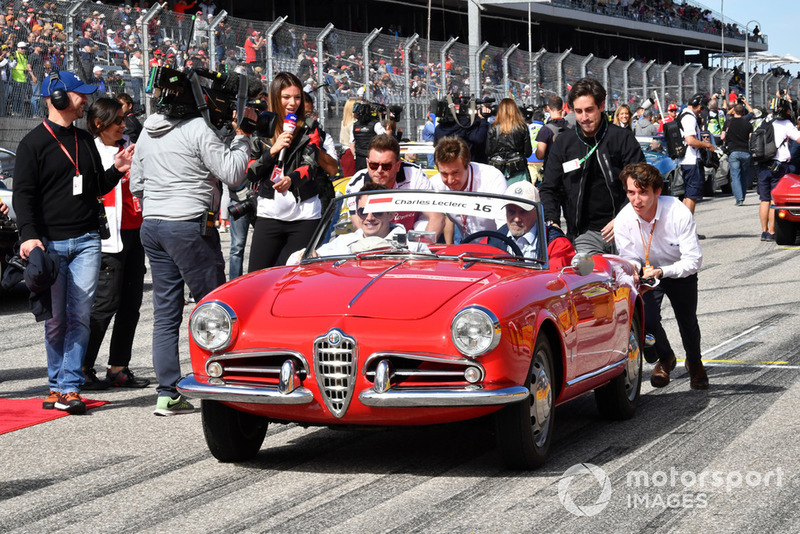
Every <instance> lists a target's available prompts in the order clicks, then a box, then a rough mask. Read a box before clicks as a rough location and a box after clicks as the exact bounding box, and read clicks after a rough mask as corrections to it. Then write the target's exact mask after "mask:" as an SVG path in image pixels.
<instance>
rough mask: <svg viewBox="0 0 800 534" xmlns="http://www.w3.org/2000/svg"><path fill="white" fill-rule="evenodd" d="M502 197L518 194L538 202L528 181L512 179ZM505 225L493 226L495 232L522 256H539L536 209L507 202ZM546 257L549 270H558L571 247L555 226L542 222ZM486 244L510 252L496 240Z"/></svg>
mask: <svg viewBox="0 0 800 534" xmlns="http://www.w3.org/2000/svg"><path fill="white" fill-rule="evenodd" d="M505 195H506V196H509V197H519V198H524V199H525V200H530V201H532V202H536V203H537V204H538V203H539V190H538V189H536V187H535V186H534V185H533V184H532V183H530V182H528V181H521V182H515V183H513V184H511V185H510V186H508V189H506V192H505ZM504 208H505V210H506V224H504V225H503V226H501V227H500V228H498V229H497V232H498V233H499V234H503V235H505V236H507V237H510V238H511V239H512V240H514V242H515V243H516V244H517V246H518V247H519V249H520V250H521V251H522V255H523V256H525V257H526V258H540V259H541V255H540V254H539V227H538V222H539V217H538V211H537V209H536V208H535V207H534V206H532V205H530V204H526V203H523V202H509V203H508V204H506V205H505V207H504ZM545 237H546V239H547V257H548V261H549V264H550V268H551V269H561V268H563V267H566V266H567V265H569V264H570V262H572V257H573V256H574V255H575V248H574V247H573V246H572V243H571V242H570V240H569V239H567V236H565V235H564V232H562V231H561V230H560V229H559V228H558V227H557V226H553V225H546V226H545ZM488 244H489V245H492V246H494V247H497V248H499V249H502V250H508V251H509V252H511V248H510V247H508V245H507V244H505V243H503V242H502V241H501V240H500V239H496V238H489V243H488Z"/></svg>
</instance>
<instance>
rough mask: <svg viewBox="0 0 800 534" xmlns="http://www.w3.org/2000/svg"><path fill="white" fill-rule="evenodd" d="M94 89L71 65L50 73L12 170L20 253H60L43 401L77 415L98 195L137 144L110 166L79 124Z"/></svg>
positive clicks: (96, 262) (81, 407) (100, 214)
mask: <svg viewBox="0 0 800 534" xmlns="http://www.w3.org/2000/svg"><path fill="white" fill-rule="evenodd" d="M96 90H97V88H96V87H94V86H92V85H88V84H85V83H84V82H83V81H81V80H80V79H79V78H78V77H77V76H75V74H73V73H72V72H69V71H61V72H59V73H58V76H57V77H56V76H54V75H53V74H51V75H49V76H48V77H47V78H45V79H44V81H43V83H42V96H43V97H44V98H45V102H46V104H47V111H48V116H47V119H46V120H45V121H43V122H42V123H41V124H39V125H38V126H36V127H35V128H34V129H33V130H31V131H30V132H29V133H28V134H27V135H26V136H25V137H24V138H23V139H22V141H20V143H19V146H18V147H17V160H16V161H17V166H16V168H15V173H14V197H13V202H14V211H15V212H16V215H17V225H18V226H19V232H20V241H21V245H20V256H21V257H22V258H23V259H27V258H28V256H29V255H30V253H31V251H32V250H33V249H35V248H37V247H38V248H41V249H43V250H46V251H48V252H55V253H56V254H58V256H59V257H60V268H59V275H58V278H57V279H56V281H55V284H53V286H52V287H51V291H50V293H51V299H52V318H50V319H47V320H46V321H45V349H46V352H47V374H48V383H49V387H50V393H49V395H48V397H47V398H46V399H45V401H44V403H43V405H42V407H43V408H45V409H52V408H56V409H59V410H64V411H66V412H68V413H73V414H81V413H85V412H86V405H85V404H84V403H83V401H82V400H81V397H80V395H79V394H78V391H79V390H80V388H81V385H82V384H83V381H84V374H83V371H82V369H81V365H82V363H83V357H84V354H85V352H86V346H87V343H88V340H89V317H90V314H91V309H92V303H93V301H94V294H95V290H96V288H97V280H98V275H99V271H100V227H101V224H102V221H103V220H104V215H105V212H104V211H102V204H99V203H98V201H97V199H98V197H100V196H102V195H105V194H106V193H108V192H109V191H111V190H112V189H113V188H114V186H115V185H116V184H117V182H118V181H119V180H120V178H122V176H123V175H124V173H125V172H126V171H127V170H128V169H129V168H130V163H131V157H132V154H133V147H132V146H131V147H129V148H127V149H125V150H122V151H120V152H119V153H118V154H117V155H116V157H115V159H114V165H112V166H111V167H109V168H108V169H107V170H104V169H103V167H102V163H101V159H100V155H99V154H98V152H97V148H96V145H95V143H94V140H93V139H92V135H91V134H90V133H89V132H87V131H85V130H81V129H80V128H77V127H76V126H74V125H73V122H74V121H76V120H78V119H80V118H81V117H83V113H84V108H85V106H86V104H87V102H88V95H90V94H92V93H94V92H95V91H96ZM54 100H55V101H54ZM106 227H107V223H106Z"/></svg>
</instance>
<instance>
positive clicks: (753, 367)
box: [0, 194, 800, 534]
mask: <svg viewBox="0 0 800 534" xmlns="http://www.w3.org/2000/svg"><path fill="white" fill-rule="evenodd" d="M757 210H758V208H757V201H756V199H755V198H754V195H753V194H750V196H748V199H747V200H746V203H745V206H744V207H740V208H736V207H734V206H733V199H732V198H731V197H730V196H723V197H718V198H715V199H713V200H710V201H705V202H702V203H700V204H699V205H698V209H697V220H698V228H699V231H700V232H701V233H703V234H706V235H707V236H708V238H707V239H706V240H705V241H703V242H701V245H702V248H703V252H704V256H705V257H704V264H703V267H702V270H701V272H700V304H699V318H700V326H701V330H702V334H703V342H702V347H703V352H704V359H706V360H707V361H708V360H713V361H712V363H711V364H710V365H709V371H708V372H709V377H710V381H711V387H710V389H709V390H708V391H707V392H699V391H692V390H690V389H689V384H688V377H687V375H686V372H685V371H684V370H683V368H682V366H681V365H680V364H679V367H678V369H677V370H676V371H675V372H674V373H673V382H672V383H671V384H670V385H669V386H668V387H666V388H663V389H660V390H654V389H653V388H652V387H651V386H650V385H649V382H647V381H645V384H644V386H643V390H642V397H641V401H640V405H639V409H638V411H637V413H636V415H635V416H634V418H633V419H631V420H629V421H623V422H608V421H605V420H603V419H601V418H600V417H599V416H598V413H597V410H596V408H595V403H594V399H593V396H592V395H587V396H584V397H581V398H580V399H577V400H576V401H574V402H572V403H569V404H567V405H565V406H562V407H560V408H558V409H557V410H556V412H555V417H556V427H555V434H554V437H553V443H552V447H551V452H550V457H549V460H548V462H547V464H546V465H545V466H544V467H543V468H542V469H539V470H537V471H533V472H515V471H509V470H506V469H504V468H503V467H502V462H501V458H500V456H499V453H498V452H497V450H496V449H495V441H494V436H493V430H492V428H493V427H492V424H491V421H489V420H488V418H487V419H482V420H477V421H471V422H467V423H459V424H451V425H442V426H435V427H415V428H399V429H398V428H394V429H373V430H364V429H356V430H332V429H328V428H302V427H300V426H297V425H270V429H269V432H268V434H267V438H266V440H265V443H264V446H263V448H262V450H261V452H260V453H259V455H258V456H257V457H256V459H255V460H253V461H251V462H247V463H244V464H238V465H235V464H222V463H219V462H217V461H216V460H215V459H214V458H213V457H212V456H211V455H210V453H209V452H208V450H207V448H206V445H205V442H204V439H203V433H202V428H201V421H200V414H199V413H194V414H190V415H184V416H176V417H169V418H166V417H155V416H153V415H152V410H153V409H154V407H155V401H156V395H155V389H154V388H153V387H152V386H151V387H149V388H147V389H143V390H122V391H109V392H99V393H94V394H92V395H90V398H99V399H104V400H108V401H110V404H108V405H106V406H104V407H102V408H99V409H95V410H92V411H90V412H89V414H88V415H86V416H82V417H80V416H69V417H64V418H61V419H58V420H55V421H51V422H48V423H44V424H40V425H36V426H33V427H29V428H25V429H22V430H18V431H15V432H11V433H8V434H5V435H0V532H48V533H56V532H103V533H106V532H114V533H116V534H122V533H125V532H140V531H142V532H283V533H287V532H303V533H306V532H347V533H352V532H398V533H408V532H491V533H496V532H581V533H584V532H586V531H587V530H592V531H597V532H611V531H614V532H640V531H648V532H708V531H712V530H713V531H714V532H759V531H760V532H793V533H794V532H799V531H800V506H799V505H800V463H799V462H798V452H800V445H799V444H798V439H797V436H798V435H800V417H799V416H798V414H800V348H799V347H798V340H799V339H800V316H799V315H798V313H800V281H798V273H800V247H799V248H782V247H777V246H776V245H774V244H773V243H765V242H761V241H760V240H759V238H758V236H759V235H760V228H759V223H758V215H757ZM223 241H224V244H226V245H227V243H228V234H223ZM148 276H149V275H148ZM145 289H146V294H145V299H144V305H143V307H142V319H141V322H140V325H139V330H138V333H137V341H136V344H135V354H134V357H133V361H132V368H133V369H134V371H135V372H136V373H137V375H139V376H143V377H147V378H151V379H154V378H155V377H154V374H153V371H152V367H151V361H150V358H151V356H150V336H151V333H152V326H153V324H152V304H151V301H150V298H151V293H150V283H149V278H148V279H147V280H146V288H145ZM0 299H1V300H0V316H2V322H1V323H0V325H2V326H1V327H0V397H2V398H31V397H43V396H44V395H45V394H46V370H45V353H44V344H43V327H42V325H41V324H37V323H35V322H34V319H33V317H32V315H31V314H30V313H29V312H28V311H27V295H26V294H25V292H24V291H22V290H21V289H19V290H15V291H13V292H11V293H3V294H0ZM188 314H189V307H188V306H187V308H186V315H185V316H186V317H188ZM665 322H666V325H667V330H668V332H669V334H670V337H671V339H672V341H673V345H674V346H676V347H679V346H680V341H679V337H678V334H677V330H676V328H675V323H674V320H672V316H671V311H669V309H668V307H667V306H666V305H665ZM184 325H185V323H184ZM182 335H183V336H184V339H183V340H182V344H181V350H182V354H183V360H182V365H183V369H184V370H185V371H188V370H189V364H188V356H187V354H188V350H187V345H186V339H185V335H186V329H185V328H183V334H182ZM398 335H410V333H406V334H404V333H398ZM105 351H107V348H105V347H104V349H103V352H101V357H100V358H99V362H98V363H102V362H103V361H104V359H103V358H104V356H103V355H104V354H106V352H105ZM651 369H652V366H650V365H645V371H644V373H645V377H649V374H650V370H651ZM0 416H2V414H0ZM581 464H585V466H582V465H581ZM595 466H596V467H595ZM565 473H566V475H565ZM570 510H571V511H570Z"/></svg>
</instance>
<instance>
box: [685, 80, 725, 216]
mask: <svg viewBox="0 0 800 534" xmlns="http://www.w3.org/2000/svg"><path fill="white" fill-rule="evenodd" d="M707 105H708V98H706V96H705V95H704V94H702V93H696V94H695V95H693V96H692V98H690V99H689V105H688V106H687V107H686V109H685V110H684V111H683V113H681V116H680V118H679V120H680V126H681V133H682V134H683V140H684V142H685V143H686V154H685V155H684V156H683V159H682V160H681V173H682V174H683V183H684V185H685V187H686V193H685V194H684V197H683V203H684V204H685V205H686V207H687V208H689V211H691V212H692V214H694V207H695V205H696V204H697V201H698V200H701V199H702V198H703V180H704V175H703V171H702V170H701V169H700V165H699V163H698V155H699V154H700V149H701V148H705V149H707V150H714V149H716V147H715V146H714V145H713V144H711V143H710V142H708V141H701V140H700V126H699V124H698V120H697V117H698V116H699V115H700V112H701V111H702V110H703V107H705V106H707Z"/></svg>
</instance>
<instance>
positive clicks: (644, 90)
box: [642, 59, 656, 102]
mask: <svg viewBox="0 0 800 534" xmlns="http://www.w3.org/2000/svg"><path fill="white" fill-rule="evenodd" d="M655 62H656V60H655V59H651V60H650V61H648V62H647V65H645V66H644V68H643V69H642V102H644V101H645V99H646V98H647V71H649V70H650V67H652V66H653V64H654V63H655Z"/></svg>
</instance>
